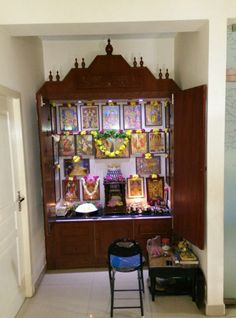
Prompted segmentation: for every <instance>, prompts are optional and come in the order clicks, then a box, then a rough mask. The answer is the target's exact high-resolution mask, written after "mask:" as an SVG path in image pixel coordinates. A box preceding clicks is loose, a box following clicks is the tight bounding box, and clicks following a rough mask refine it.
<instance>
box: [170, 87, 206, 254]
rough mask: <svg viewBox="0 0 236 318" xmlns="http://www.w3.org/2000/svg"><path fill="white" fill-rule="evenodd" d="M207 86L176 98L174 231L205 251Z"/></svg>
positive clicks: (177, 95) (182, 93)
mask: <svg viewBox="0 0 236 318" xmlns="http://www.w3.org/2000/svg"><path fill="white" fill-rule="evenodd" d="M205 100H206V86H199V87H195V88H191V89H188V90H185V91H182V92H180V93H177V94H176V96H175V108H174V118H175V123H174V231H175V233H176V234H177V235H179V236H180V237H183V238H185V239H187V240H189V241H190V242H191V243H193V244H194V245H196V246H198V247H199V248H201V249H203V248H204V225H205V224H204V223H205V222H204V221H205V170H206V167H205V113H206V109H205Z"/></svg>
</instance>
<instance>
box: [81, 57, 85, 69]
mask: <svg viewBox="0 0 236 318" xmlns="http://www.w3.org/2000/svg"><path fill="white" fill-rule="evenodd" d="M81 66H82V68H85V62H84V58H82V63H81Z"/></svg>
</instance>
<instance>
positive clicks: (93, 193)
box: [81, 177, 100, 201]
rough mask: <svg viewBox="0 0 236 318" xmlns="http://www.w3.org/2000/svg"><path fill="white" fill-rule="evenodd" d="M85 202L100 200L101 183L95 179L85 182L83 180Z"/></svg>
mask: <svg viewBox="0 0 236 318" xmlns="http://www.w3.org/2000/svg"><path fill="white" fill-rule="evenodd" d="M81 182H82V191H83V200H84V201H95V200H100V181H99V180H98V179H95V178H93V177H92V178H90V179H87V180H85V178H82V179H81Z"/></svg>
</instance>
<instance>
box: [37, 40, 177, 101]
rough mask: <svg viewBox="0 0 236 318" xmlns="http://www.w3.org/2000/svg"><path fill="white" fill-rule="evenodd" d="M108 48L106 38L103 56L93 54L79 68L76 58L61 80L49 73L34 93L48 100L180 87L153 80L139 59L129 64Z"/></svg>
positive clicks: (150, 94) (160, 92)
mask: <svg viewBox="0 0 236 318" xmlns="http://www.w3.org/2000/svg"><path fill="white" fill-rule="evenodd" d="M112 50H113V48H112V46H111V45H110V40H108V45H107V46H106V52H107V54H106V55H97V56H96V57H95V59H94V60H93V62H92V63H91V64H90V65H89V67H87V68H85V65H84V61H83V63H82V68H79V67H78V63H77V60H76V62H75V67H74V68H72V69H71V70H70V71H69V72H68V74H67V75H66V76H65V78H64V79H63V80H62V81H60V78H59V75H58V74H57V76H56V81H53V80H52V76H50V79H51V80H49V81H46V82H45V83H44V84H43V86H42V87H41V88H40V90H39V91H38V92H37V95H41V96H42V97H43V98H45V99H49V100H78V99H79V100H93V99H97V100H98V99H132V98H157V97H168V96H170V95H171V94H172V93H174V92H176V91H179V90H180V89H179V87H178V86H177V85H176V83H175V82H174V81H173V80H172V79H169V78H165V79H163V78H159V79H156V77H155V76H154V75H153V74H152V73H151V71H150V70H149V69H148V68H147V67H144V66H142V64H143V61H142V60H141V62H140V65H141V66H139V67H137V62H136V60H135V61H134V66H133V67H132V66H130V65H129V64H128V63H127V61H126V60H125V59H124V58H123V57H122V56H121V55H112ZM160 77H162V76H160Z"/></svg>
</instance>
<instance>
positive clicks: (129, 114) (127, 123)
mask: <svg viewBox="0 0 236 318" xmlns="http://www.w3.org/2000/svg"><path fill="white" fill-rule="evenodd" d="M141 114H142V110H141V105H134V106H131V105H124V106H123V118H124V129H141V128H142V115H141Z"/></svg>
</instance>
